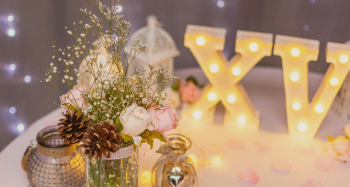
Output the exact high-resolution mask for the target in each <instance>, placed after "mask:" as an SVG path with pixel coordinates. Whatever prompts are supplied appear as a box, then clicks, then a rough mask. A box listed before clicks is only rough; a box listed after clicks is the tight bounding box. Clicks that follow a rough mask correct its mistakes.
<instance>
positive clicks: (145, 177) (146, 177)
mask: <svg viewBox="0 0 350 187" xmlns="http://www.w3.org/2000/svg"><path fill="white" fill-rule="evenodd" d="M151 178H152V173H151V172H150V171H148V170H146V171H144V172H142V174H141V183H142V184H151Z"/></svg>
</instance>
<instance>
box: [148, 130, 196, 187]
mask: <svg viewBox="0 0 350 187" xmlns="http://www.w3.org/2000/svg"><path fill="white" fill-rule="evenodd" d="M168 139H169V141H168V142H167V143H162V145H161V147H160V149H159V150H158V153H162V154H163V156H162V157H161V158H159V159H158V161H157V163H156V165H155V166H154V168H153V170H152V187H197V186H198V179H197V175H196V171H195V168H194V167H193V165H192V164H191V163H193V161H192V160H191V159H190V158H189V157H187V156H186V155H185V153H186V151H187V150H188V149H189V148H190V147H191V144H192V143H191V141H190V140H189V139H188V138H187V137H185V136H183V135H180V134H172V135H169V136H168Z"/></svg>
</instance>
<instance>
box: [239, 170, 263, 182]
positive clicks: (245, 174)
mask: <svg viewBox="0 0 350 187" xmlns="http://www.w3.org/2000/svg"><path fill="white" fill-rule="evenodd" d="M235 175H236V176H237V177H238V178H239V179H241V180H242V181H244V182H245V183H247V184H257V183H258V182H259V176H258V174H256V172H255V171H254V170H252V169H244V170H242V171H239V172H237V173H235Z"/></svg>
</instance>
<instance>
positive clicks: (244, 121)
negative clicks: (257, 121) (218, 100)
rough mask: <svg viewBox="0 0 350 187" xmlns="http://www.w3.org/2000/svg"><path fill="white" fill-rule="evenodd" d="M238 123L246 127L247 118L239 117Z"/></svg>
mask: <svg viewBox="0 0 350 187" xmlns="http://www.w3.org/2000/svg"><path fill="white" fill-rule="evenodd" d="M237 122H238V123H239V124H240V125H244V124H245V123H246V122H247V118H246V117H245V116H239V117H238V119H237Z"/></svg>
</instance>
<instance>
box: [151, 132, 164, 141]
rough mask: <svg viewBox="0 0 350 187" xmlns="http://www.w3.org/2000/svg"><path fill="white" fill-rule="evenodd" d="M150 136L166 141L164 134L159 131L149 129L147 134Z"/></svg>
mask: <svg viewBox="0 0 350 187" xmlns="http://www.w3.org/2000/svg"><path fill="white" fill-rule="evenodd" d="M149 136H150V137H152V138H153V139H156V138H157V139H158V140H160V141H162V142H167V140H166V139H165V137H164V135H163V134H161V133H159V132H155V131H151V132H150V134H149Z"/></svg>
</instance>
